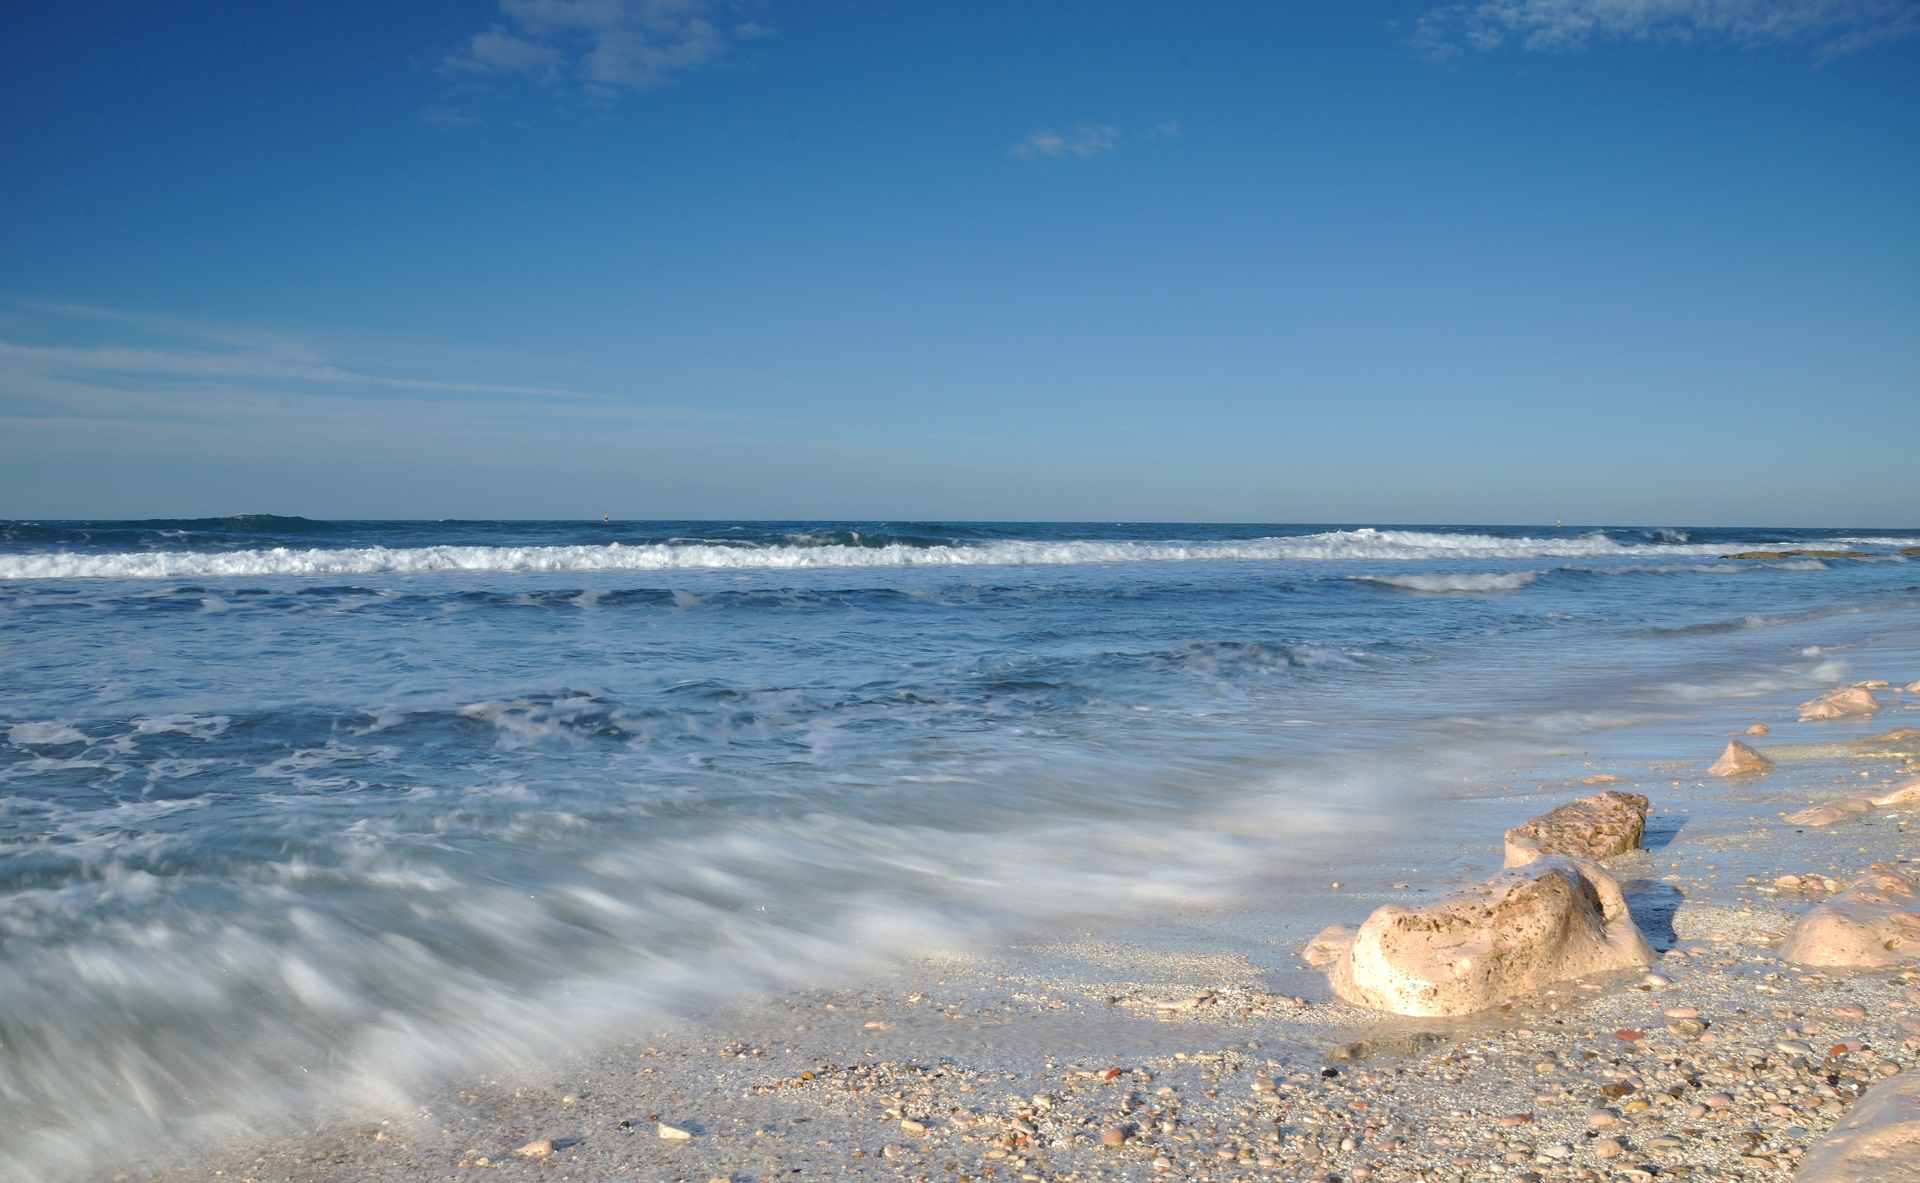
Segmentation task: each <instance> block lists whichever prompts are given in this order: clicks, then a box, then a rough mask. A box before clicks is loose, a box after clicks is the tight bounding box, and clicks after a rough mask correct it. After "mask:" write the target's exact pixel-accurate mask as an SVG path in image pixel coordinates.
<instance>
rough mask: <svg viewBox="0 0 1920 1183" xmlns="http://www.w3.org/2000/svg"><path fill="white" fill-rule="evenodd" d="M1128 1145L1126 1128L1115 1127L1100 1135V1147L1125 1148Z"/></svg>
mask: <svg viewBox="0 0 1920 1183" xmlns="http://www.w3.org/2000/svg"><path fill="white" fill-rule="evenodd" d="M1126 1144H1127V1131H1126V1128H1125V1127H1124V1126H1114V1127H1113V1128H1112V1129H1110V1130H1107V1131H1105V1132H1103V1133H1102V1134H1101V1135H1100V1145H1102V1146H1125V1145H1126Z"/></svg>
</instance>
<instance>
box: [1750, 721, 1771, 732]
mask: <svg viewBox="0 0 1920 1183" xmlns="http://www.w3.org/2000/svg"><path fill="white" fill-rule="evenodd" d="M1771 730H1773V728H1771V727H1768V726H1767V725H1766V724H1765V723H1755V724H1754V725H1753V726H1751V727H1749V728H1747V734H1748V735H1765V734H1766V733H1767V732H1769V731H1771Z"/></svg>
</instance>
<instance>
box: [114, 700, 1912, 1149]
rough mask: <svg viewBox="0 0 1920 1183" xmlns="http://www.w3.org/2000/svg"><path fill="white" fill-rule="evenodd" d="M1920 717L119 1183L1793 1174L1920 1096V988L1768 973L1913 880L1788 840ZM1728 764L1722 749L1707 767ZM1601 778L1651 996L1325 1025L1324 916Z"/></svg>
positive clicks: (1461, 875)
mask: <svg viewBox="0 0 1920 1183" xmlns="http://www.w3.org/2000/svg"><path fill="white" fill-rule="evenodd" d="M1883 694H1884V692H1883ZM1916 697H1917V696H1915V695H1912V694H1895V695H1891V696H1887V698H1886V707H1887V709H1884V710H1882V711H1881V712H1880V717H1879V719H1878V720H1875V721H1873V722H1872V723H1871V724H1869V723H1865V722H1861V721H1852V722H1848V723H1843V724H1837V725H1827V724H1819V723H1786V724H1784V725H1776V728H1775V732H1774V734H1773V735H1772V736H1770V737H1767V738H1765V739H1760V740H1756V741H1755V742H1756V744H1758V745H1759V747H1760V750H1761V751H1763V752H1769V753H1771V755H1772V756H1773V758H1774V759H1775V760H1776V761H1777V763H1776V766H1775V768H1774V769H1772V770H1771V771H1769V772H1768V773H1766V774H1764V775H1759V776H1750V777H1741V778H1732V779H1728V780H1721V779H1718V778H1713V777H1706V776H1703V775H1702V769H1703V768H1704V767H1705V764H1706V763H1707V759H1705V758H1702V759H1694V760H1687V761H1682V762H1675V763H1672V764H1668V765H1658V766H1640V767H1625V766H1608V765H1607V764H1606V761H1605V760H1604V759H1590V760H1588V761H1586V762H1585V764H1586V766H1590V767H1594V768H1596V769H1598V771H1596V772H1594V773H1592V774H1590V775H1588V776H1586V777H1583V778H1579V779H1573V780H1568V781H1567V782H1565V783H1562V784H1553V785H1548V784H1542V785H1539V786H1537V787H1535V788H1534V789H1533V790H1532V791H1531V792H1529V793H1522V794H1513V795H1508V796H1502V797H1500V798H1496V799H1482V800H1478V801H1458V802H1454V803H1452V804H1451V806H1450V808H1452V809H1456V810H1472V811H1474V814H1473V816H1474V817H1476V818H1484V819H1485V826H1484V829H1485V833H1486V835H1487V839H1488V841H1487V843H1486V845H1485V846H1482V847H1478V848H1469V849H1464V850H1458V851H1452V852H1448V851H1446V850H1441V849H1430V850H1427V851H1425V852H1421V851H1419V850H1418V849H1417V848H1416V849H1414V850H1409V851H1401V852H1398V853H1401V854H1404V855H1408V856H1414V855H1424V856H1425V857H1424V861H1423V862H1422V863H1421V864H1420V865H1421V866H1424V867H1425V868H1426V869H1425V870H1421V869H1420V868H1419V867H1416V866H1412V865H1408V866H1400V865H1393V866H1385V865H1382V866H1355V867H1353V868H1352V869H1351V871H1350V873H1349V874H1348V875H1347V876H1346V878H1345V879H1344V880H1343V881H1340V882H1339V884H1338V886H1337V887H1336V886H1333V885H1332V884H1331V883H1328V884H1323V885H1321V888H1322V889H1321V890H1320V891H1319V892H1317V893H1315V894H1313V895H1312V897H1311V898H1300V899H1290V900H1271V901H1267V902H1265V903H1263V904H1259V905H1256V906H1248V907H1246V908H1243V909H1236V910H1233V911H1230V912H1218V911H1216V912H1210V913H1205V914H1194V915H1187V916H1171V917H1165V916H1163V917H1154V918H1152V919H1151V920H1150V922H1148V923H1143V924H1141V925H1140V926H1138V927H1137V928H1135V929H1132V930H1126V931H1104V932H1100V933H1098V934H1095V933H1093V932H1085V931H1083V932H1077V933H1058V932H1056V933H1052V934H1045V935H1043V936H1037V937H1036V938H1035V939H1031V940H1028V941H1026V942H1024V943H1020V944H1017V945H1014V946H1012V947H1005V948H999V949H976V950H965V951H953V952H949V953H943V954H940V955H937V956H929V957H927V958H924V959H920V960H917V961H914V962H911V963H909V964H905V965H902V966H899V967H898V968H897V969H896V970H894V971H892V972H890V973H887V974H883V975H879V976H874V977H869V978H865V979H856V980H848V981H842V982H838V983H834V984H833V985H831V986H830V987H828V988H822V989H817V990H810V991H802V992H793V993H789V994H783V995H780V996H777V997H767V998H760V999H755V1000H750V1001H747V1002H740V1003H732V1004H728V1005H726V1006H724V1007H718V1008H716V1009H714V1010H713V1011H711V1012H709V1013H706V1014H702V1015H699V1016H696V1017H693V1018H690V1019H688V1020H686V1021H684V1022H681V1023H677V1024H675V1025H672V1026H669V1027H662V1028H654V1029H649V1030H645V1031H638V1032H634V1033H633V1034H632V1035H631V1037H630V1038H628V1039H624V1040H621V1041H619V1042H618V1043H616V1044H614V1045H612V1046H606V1047H603V1048H602V1049H600V1050H599V1051H597V1052H596V1053H594V1054H591V1055H587V1056H571V1057H564V1058H556V1059H555V1061H554V1062H553V1063H551V1064H546V1065H541V1066H539V1067H538V1068H537V1069H533V1070H526V1069H522V1070H520V1071H518V1072H516V1073H496V1074H490V1075H486V1076H478V1077H475V1078H472V1079H468V1080H465V1081H461V1082H459V1083H457V1084H455V1085H452V1086H449V1087H448V1088H446V1089H445V1090H444V1091H443V1092H441V1093H439V1094H438V1095H436V1096H433V1097H431V1098H430V1099H428V1100H426V1101H424V1102H422V1103H420V1104H419V1105H417V1106H415V1107H412V1108H409V1109H407V1110H405V1111H393V1112H386V1113H373V1112H366V1113H355V1114H342V1115H338V1116H334V1117H330V1118H327V1119H324V1120H320V1119H316V1120H314V1121H313V1122H312V1124H310V1125H308V1126H306V1127H304V1128H285V1129H280V1130H271V1131H256V1132H254V1133H251V1134H249V1135H247V1136H244V1137H238V1138H231V1139H229V1140H227V1141H225V1142H223V1143H220V1144H218V1145H217V1149H213V1150H211V1151H210V1152H209V1151H207V1150H206V1149H204V1148H203V1149H201V1150H198V1151H193V1152H181V1153H179V1154H172V1155H163V1156H158V1157H155V1156H146V1157H142V1158H140V1159H139V1160H138V1161H137V1162H134V1163H130V1164H123V1165H121V1166H118V1167H117V1168H115V1169H113V1170H111V1171H109V1172H107V1173H105V1174H103V1175H102V1176H101V1178H103V1179H111V1180H119V1181H130V1180H135V1179H138V1180H152V1181H154V1183H162V1181H164V1183H173V1181H175V1180H187V1179H206V1178H224V1179H237V1180H243V1181H249V1183H251V1181H260V1183H264V1181H266V1180H287V1181H290V1183H292V1181H305V1180H334V1179H340V1180H346V1179H368V1180H372V1179H379V1180H396V1181H400V1180H406V1181H412V1180H429V1179H432V1180H441V1179H468V1178H471V1179H485V1178H494V1177H499V1176H502V1175H505V1176H509V1177H527V1178H551V1179H566V1180H594V1179H611V1178H639V1179H658V1180H691V1181H694V1183H702V1181H707V1180H719V1179H727V1180H734V1181H737V1183H745V1181H749V1180H759V1181H762V1183H768V1181H771V1180H776V1179H796V1180H798V1179H814V1178H842V1177H845V1178H878V1179H904V1180H913V1181H915V1183H921V1181H934V1180H950V1181H954V1183H979V1181H983V1180H993V1181H994V1183H1007V1181H1009V1180H1021V1181H1023V1183H1035V1181H1037V1180H1062V1181H1064V1183H1079V1181H1080V1180H1095V1179H1157V1178H1164V1179H1194V1180H1256V1179H1286V1180H1292V1179H1301V1180H1306V1179H1325V1180H1355V1181H1356V1183H1364V1181H1365V1180H1369V1179H1372V1180H1380V1181H1387V1180H1396V1181H1397V1180H1412V1179H1424V1180H1456V1179H1457V1180H1468V1179H1522V1180H1529V1181H1531V1180H1539V1179H1610V1180H1623V1181H1624V1180H1636V1181H1638V1180H1647V1179H1651V1178H1656V1177H1660V1178H1667V1177H1671V1178H1688V1179H1696V1180H1709V1179H1756V1180H1759V1179H1781V1178H1786V1177H1788V1176H1789V1175H1791V1174H1792V1172H1793V1171H1794V1170H1795V1168H1796V1165H1797V1163H1798V1161H1799V1160H1800V1159H1801V1158H1802V1156H1804V1155H1805V1154H1806V1153H1807V1152H1808V1151H1809V1149H1810V1148H1812V1147H1815V1146H1816V1145H1818V1144H1819V1143H1820V1142H1821V1140H1822V1139H1823V1138H1824V1137H1825V1136H1826V1135H1827V1133H1828V1131H1829V1130H1830V1129H1831V1128H1832V1127H1833V1125H1834V1124H1835V1122H1836V1121H1838V1120H1840V1119H1841V1118H1842V1117H1843V1115H1845V1114H1846V1113H1847V1111H1848V1107H1849V1105H1850V1104H1852V1103H1853V1102H1854V1100H1855V1099H1856V1098H1857V1097H1858V1096H1859V1095H1860V1094H1861V1092H1863V1091H1864V1090H1865V1089H1866V1088H1867V1087H1868V1086H1870V1085H1871V1084H1873V1083H1874V1082H1876V1081H1879V1080H1881V1079H1883V1078H1885V1077H1888V1076H1892V1075H1895V1074H1898V1073H1902V1072H1910V1071H1914V1070H1915V1069H1916V1068H1920V986H1917V985H1916V983H1920V968H1897V969H1888V970H1882V971H1872V972H1846V971H1841V970H1830V971H1819V970H1813V969H1808V968H1805V967H1800V966H1795V965H1792V964H1789V963H1787V962H1784V961H1782V960H1780V959H1779V958H1778V957H1777V956H1776V954H1775V946H1776V945H1777V944H1778V942H1779V941H1780V939H1781V938H1782V937H1783V936H1784V935H1785V934H1786V933H1787V931H1788V930H1789V929H1790V928H1791V927H1792V926H1793V924H1794V923H1795V921H1796V919H1797V918H1798V917H1799V916H1800V915H1801V914H1803V913H1805V912H1806V911H1807V910H1808V909H1809V908H1811V907H1813V906H1814V905H1815V904H1817V903H1818V902H1819V901H1820V900H1822V899H1824V898H1828V897H1830V896H1831V895H1832V894H1833V892H1834V891H1836V890H1839V889H1840V888H1843V887H1844V886H1845V885H1847V884H1848V883H1850V882H1852V881H1853V880H1854V878H1855V877H1856V876H1857V875H1858V874H1859V873H1861V872H1862V871H1864V870H1865V869H1867V868H1868V867H1869V866H1870V865H1872V864H1874V863H1879V864H1882V865H1885V866H1890V867H1900V866H1902V865H1904V864H1907V863H1909V862H1912V861H1914V860H1920V840H1916V836H1915V833H1914V831H1913V829H1912V827H1911V819H1912V816H1913V815H1910V814H1908V813H1906V812H1903V811H1902V810H1899V809H1877V810H1874V811H1872V812H1871V813H1857V814H1854V815H1852V816H1849V817H1848V818H1846V819H1845V820H1842V821H1840V822H1837V823H1835V824H1832V825H1830V826H1824V827H1822V826H1806V825H1802V826H1795V825H1792V824H1788V823H1786V822H1785V821H1783V820H1782V819H1783V815H1784V814H1786V813H1788V812H1791V811H1794V810H1798V809H1801V808H1803V807H1806V806H1809V805H1819V804H1823V803H1826V802H1828V801H1833V800H1841V799H1850V798H1854V797H1858V796H1859V795H1860V794H1861V793H1863V792H1867V791H1884V789H1885V788H1886V787H1887V786H1892V785H1897V784H1902V783H1906V782H1907V781H1910V780H1912V778H1913V776H1914V773H1915V771H1916V758H1920V747H1916V744H1915V740H1916V738H1920V736H1906V737H1900V738H1895V739H1892V740H1889V739H1886V738H1885V736H1886V735H1888V734H1892V735H1895V736H1898V732H1897V731H1892V732H1890V731H1889V730H1888V729H1889V727H1891V726H1893V725H1895V724H1898V723H1900V722H1902V721H1904V720H1905V719H1906V718H1910V717H1911V716H1908V715H1907V714H1906V713H1905V712H1908V711H1914V710H1916V709H1920V707H1917V706H1916ZM1764 713H1766V712H1761V714H1764ZM1773 714H1774V715H1775V716H1776V717H1777V715H1778V712H1773ZM1873 733H1878V735H1879V738H1876V737H1875V735H1874V734H1873ZM1769 740H1770V741H1771V742H1769ZM1724 742H1725V739H1724V737H1722V736H1720V735H1718V734H1714V735H1705V734H1703V735H1702V736H1701V737H1700V746H1699V753H1698V754H1700V755H1702V756H1705V757H1710V755H1711V754H1712V753H1714V752H1716V751H1717V750H1718V745H1720V744H1723V743H1724ZM1583 781H1584V782H1587V783H1582V782H1583ZM1594 784H1602V785H1607V786H1617V787H1620V788H1629V787H1631V788H1633V789H1636V790H1638V791H1641V792H1644V793H1646V794H1647V795H1648V796H1649V797H1650V798H1651V799H1652V817H1651V818H1650V821H1649V825H1648V836H1647V849H1643V850H1640V851H1636V852H1634V853H1632V854H1628V855H1624V856H1620V857H1618V858H1615V859H1613V860H1610V861H1609V863H1608V867H1609V870H1610V871H1612V872H1613V874H1614V875H1616V876H1617V877H1618V878H1619V879H1620V881H1621V883H1622V884H1623V886H1624V887H1625V888H1626V891H1627V894H1628V899H1629V901H1630V903H1631V905H1632V907H1633V912H1634V916H1635V919H1636V921H1637V922H1638V923H1639V925H1640V927H1641V929H1642V930H1643V931H1644V932H1645V934H1646V935H1647V937H1648V939H1649V940H1650V941H1651V943H1652V945H1653V947H1654V948H1655V949H1656V951H1657V964H1655V965H1653V966H1652V967H1651V969H1652V972H1651V973H1650V974H1648V973H1642V972H1638V971H1636V972H1627V973H1621V974H1617V975H1613V976H1611V977H1606V978H1597V979H1595V978H1590V979H1584V980H1576V981H1568V982H1563V983H1560V984H1559V985H1557V986H1556V987H1555V988H1553V989H1550V990H1547V991H1545V992H1543V993H1540V994H1539V995H1537V996H1536V997H1533V998H1530V999H1527V1000H1523V1001H1520V1002H1516V1003H1513V1004H1510V1005H1507V1006H1502V1007H1500V1008H1498V1009H1497V1010H1492V1011H1488V1012H1485V1013H1482V1014H1476V1015H1472V1016H1467V1017H1463V1018H1458V1019H1412V1018H1400V1017H1395V1016H1388V1015H1382V1014H1379V1013H1377V1012H1372V1011H1368V1010H1364V1009H1362V1008H1358V1007H1354V1006H1351V1005H1349V1004H1347V1003H1344V1002H1341V1001H1339V1000H1337V999H1336V998H1334V996H1333V995H1332V993H1331V992H1330V990H1329V988H1328V986H1327V981H1326V978H1325V977H1324V975H1322V974H1320V973H1318V972H1316V971H1313V970H1310V969H1308V968H1307V967H1306V966H1305V963H1304V962H1302V961H1300V960H1299V959H1298V957H1297V953H1298V950H1299V948H1300V946H1301V945H1302V944H1304V942H1305V939H1306V938H1307V937H1308V936H1310V935H1311V933H1312V931H1313V930H1314V928H1315V927H1317V925H1318V924H1319V923H1321V922H1323V921H1324V920H1325V919H1326V918H1328V917H1333V918H1344V919H1346V920H1348V921H1350V922H1356V923H1357V922H1358V921H1359V920H1360V919H1362V918H1363V917H1364V916H1365V915H1366V914H1367V913H1368V912H1369V911H1371V909H1372V908H1373V907H1375V906H1377V905H1378V904H1379V903H1383V902H1391V901H1400V902H1406V901H1417V900H1419V899H1420V897H1422V896H1426V895H1430V894H1432V895H1437V894H1443V893H1444V892H1445V891H1447V890H1448V889H1450V888H1455V887H1458V886H1461V885H1463V884H1466V883H1470V882H1474V881H1477V880H1478V879H1481V878H1484V876H1485V874H1486V872H1487V871H1488V870H1489V869H1490V868H1495V867H1498V865H1499V857H1500V856H1499V852H1498V851H1499V848H1498V843H1499V840H1500V836H1501V833H1502V831H1503V829H1504V828H1505V827H1506V826H1508V825H1512V824H1515V823H1516V822H1518V821H1521V820H1525V818H1526V817H1527V816H1529V815H1530V814H1532V813H1537V812H1542V811H1544V809H1545V808H1546V807H1548V806H1550V805H1553V804H1558V803H1560V802H1561V801H1563V800H1568V799H1571V798H1573V797H1576V796H1579V795H1582V794H1583V793H1587V792H1591V791H1592V786H1593V785H1594ZM1708 806H1711V807H1712V808H1711V810H1709V809H1708V808H1707V807H1708ZM1696 811H1697V812H1698V813H1699V814H1702V815H1704V814H1707V813H1709V812H1712V813H1713V814H1714V816H1716V817H1717V818H1718V819H1719V820H1718V821H1715V822H1704V821H1703V822H1696V821H1695V820H1694V817H1695V815H1696ZM1449 855H1451V857H1452V860H1453V861H1452V862H1451V864H1449V863H1448V861H1447V860H1448V858H1449ZM1783 877H1784V878H1783Z"/></svg>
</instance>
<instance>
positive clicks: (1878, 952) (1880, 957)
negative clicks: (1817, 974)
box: [1780, 863, 1920, 969]
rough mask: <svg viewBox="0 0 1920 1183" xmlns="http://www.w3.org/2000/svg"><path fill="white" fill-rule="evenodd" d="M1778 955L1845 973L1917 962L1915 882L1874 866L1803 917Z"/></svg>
mask: <svg viewBox="0 0 1920 1183" xmlns="http://www.w3.org/2000/svg"><path fill="white" fill-rule="evenodd" d="M1780 956H1781V958H1782V959H1784V960H1787V961H1793V962H1798V963H1799V964H1801V965H1822V966H1832V967H1836V968H1845V969H1882V968H1886V967H1888V966H1896V965H1910V964H1912V963H1914V962H1916V961H1920V879H1916V878H1915V877H1914V876H1912V875H1909V874H1905V873H1903V872H1900V871H1896V870H1894V869H1893V868H1891V867H1889V866H1887V865H1886V864H1885V863H1874V864H1873V865H1872V866H1871V867H1869V868H1868V869H1867V873H1866V874H1865V875H1862V876H1861V877H1860V878H1859V879H1858V880H1857V881H1856V882H1855V883H1854V884H1853V886H1851V887H1849V888H1847V889H1846V890H1845V891H1843V892H1841V893H1840V894H1839V895H1836V896H1834V897H1833V898H1832V899H1830V900H1828V901H1827V902H1826V903H1824V904H1821V905H1819V906H1818V907H1816V908H1814V909H1813V910H1812V911H1810V912H1808V913H1807V914H1806V915H1805V916H1803V917H1802V918H1801V920H1800V923H1799V924H1796V925H1794V928H1793V931H1792V932H1790V933H1788V934H1787V939H1786V942H1785V943H1784V944H1782V945H1781V946H1780Z"/></svg>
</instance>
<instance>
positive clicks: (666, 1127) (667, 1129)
mask: <svg viewBox="0 0 1920 1183" xmlns="http://www.w3.org/2000/svg"><path fill="white" fill-rule="evenodd" d="M659 1133H660V1138H661V1140H662V1141H666V1142H691V1141H693V1140H694V1139H695V1138H697V1137H699V1136H700V1135H698V1134H696V1133H694V1132H693V1131H692V1130H690V1129H688V1128H687V1127H686V1126H683V1125H674V1124H673V1123H672V1122H670V1121H663V1122H661V1123H660V1126H659Z"/></svg>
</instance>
